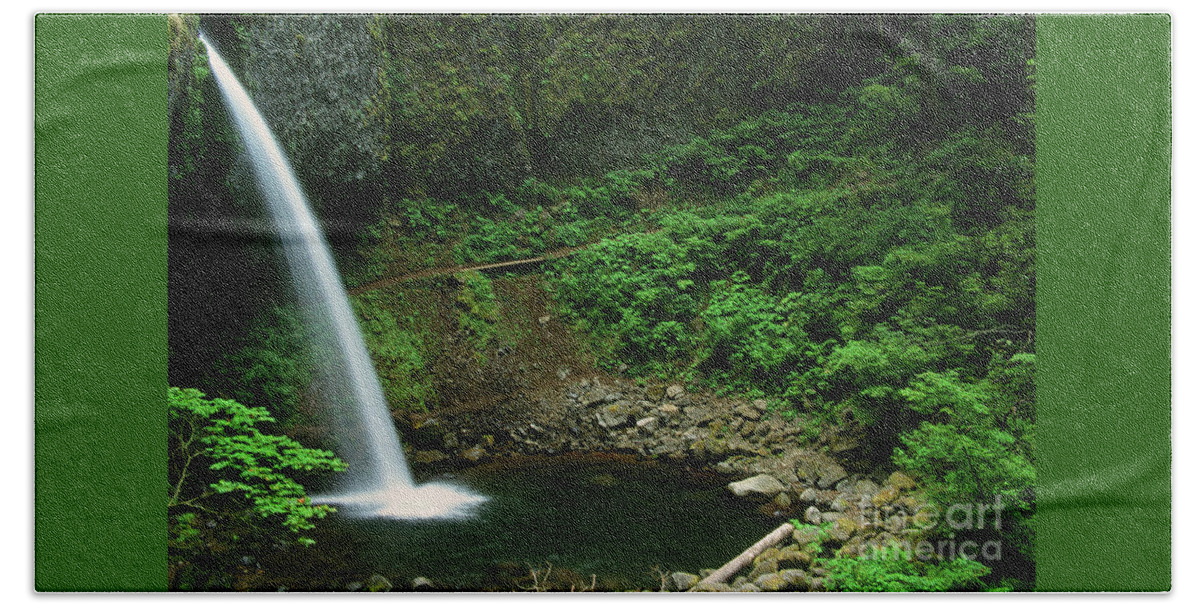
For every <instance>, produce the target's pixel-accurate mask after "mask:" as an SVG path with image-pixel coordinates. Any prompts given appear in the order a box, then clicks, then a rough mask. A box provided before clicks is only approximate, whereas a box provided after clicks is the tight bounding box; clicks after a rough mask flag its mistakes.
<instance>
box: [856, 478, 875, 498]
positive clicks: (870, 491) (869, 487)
mask: <svg viewBox="0 0 1200 608" xmlns="http://www.w3.org/2000/svg"><path fill="white" fill-rule="evenodd" d="M878 491H879V484H877V483H875V482H873V481H871V480H870V479H860V480H859V481H858V483H855V484H854V492H855V493H857V494H862V495H865V496H873V495H874V494H875V493H876V492H878Z"/></svg>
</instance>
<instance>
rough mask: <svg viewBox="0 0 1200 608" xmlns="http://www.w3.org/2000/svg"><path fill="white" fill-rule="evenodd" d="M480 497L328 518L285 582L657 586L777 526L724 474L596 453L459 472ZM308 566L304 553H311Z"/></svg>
mask: <svg viewBox="0 0 1200 608" xmlns="http://www.w3.org/2000/svg"><path fill="white" fill-rule="evenodd" d="M453 481H455V482H457V483H460V484H462V485H464V486H466V487H469V488H471V489H472V490H474V491H476V492H479V493H481V494H484V495H486V496H488V497H489V500H488V502H487V503H486V504H485V505H483V507H482V508H480V509H479V511H478V512H477V514H476V516H475V517H473V518H471V519H468V520H462V521H433V522H411V521H398V520H388V519H355V518H350V517H339V516H333V517H331V518H330V519H327V520H325V521H323V522H321V525H320V527H319V530H317V531H316V534H314V538H315V539H316V540H317V541H318V544H317V545H316V546H314V547H313V548H311V549H309V550H308V551H309V552H312V551H317V552H319V554H320V555H321V558H320V559H319V560H317V561H319V562H320V563H322V564H323V565H319V564H316V563H310V564H309V567H308V568H302V569H301V570H307V573H304V574H299V573H298V575H299V578H301V579H302V580H293V581H291V584H290V585H287V586H289V587H290V588H293V589H296V588H325V589H334V588H344V587H345V585H346V584H348V583H352V582H353V581H361V580H364V579H365V578H366V577H368V576H369V575H371V574H372V573H378V574H381V575H383V576H385V577H387V578H388V579H390V580H391V581H392V582H393V583H394V584H396V586H397V587H398V588H403V587H405V586H406V585H407V584H408V582H409V581H411V580H412V579H413V578H415V577H418V576H424V577H427V578H429V579H432V580H434V581H436V582H437V583H439V584H440V585H441V586H442V587H443V588H447V589H462V590H499V589H514V588H520V587H531V586H533V585H534V584H535V581H534V580H533V576H532V575H531V571H532V572H535V573H537V574H538V579H539V580H538V581H537V584H538V585H541V586H543V587H546V586H548V587H550V588H554V589H569V588H570V587H571V586H575V587H576V588H577V589H579V588H586V587H589V586H590V585H592V582H593V579H592V575H595V576H596V578H595V584H596V589H597V590H603V589H632V588H644V589H657V588H658V586H659V583H660V579H659V577H658V573H669V572H671V571H676V570H684V571H690V572H696V571H697V570H699V569H701V568H716V567H718V566H720V565H721V564H723V563H724V562H726V561H728V560H729V559H731V558H733V557H734V556H736V555H737V554H738V553H740V552H741V551H743V550H744V549H745V548H746V547H748V546H750V545H751V544H753V543H754V542H755V541H756V540H758V539H759V538H761V537H762V536H763V535H764V534H766V533H767V532H770V530H771V529H772V528H773V527H775V526H777V525H778V522H777V521H775V520H774V519H771V518H769V517H766V516H764V515H761V514H759V513H758V512H757V511H756V510H755V508H754V506H753V505H752V504H748V503H747V502H746V501H744V500H743V499H738V498H736V497H733V496H732V495H730V494H729V492H728V491H727V490H725V488H724V484H725V483H726V482H728V481H729V480H728V479H726V478H723V477H720V476H717V475H713V474H711V473H699V472H694V471H689V470H687V469H684V468H682V467H679V466H672V465H668V464H665V463H659V462H641V461H634V460H631V459H626V458H618V457H605V456H587V457H583V456H564V457H555V458H529V459H520V460H512V461H506V462H502V463H496V464H492V465H489V466H484V467H478V468H475V469H470V470H467V471H463V472H460V473H458V474H457V475H456V476H455V478H454V479H453ZM310 561H313V560H310Z"/></svg>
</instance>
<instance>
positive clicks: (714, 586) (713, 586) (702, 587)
mask: <svg viewBox="0 0 1200 608" xmlns="http://www.w3.org/2000/svg"><path fill="white" fill-rule="evenodd" d="M692 590H693V591H733V587H730V586H729V585H726V584H725V583H698V584H697V585H696V586H695V587H693V588H692Z"/></svg>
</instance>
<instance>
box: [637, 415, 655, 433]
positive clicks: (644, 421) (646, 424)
mask: <svg viewBox="0 0 1200 608" xmlns="http://www.w3.org/2000/svg"><path fill="white" fill-rule="evenodd" d="M635 426H637V428H639V429H641V430H643V431H646V432H647V433H653V432H654V431H656V430H658V418H657V417H656V416H646V417H645V418H639V419H638V421H637V422H636V423H635Z"/></svg>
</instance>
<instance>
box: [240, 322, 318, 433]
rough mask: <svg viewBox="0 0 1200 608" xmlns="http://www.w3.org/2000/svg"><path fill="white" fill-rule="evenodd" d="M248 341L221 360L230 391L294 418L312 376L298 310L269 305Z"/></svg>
mask: <svg viewBox="0 0 1200 608" xmlns="http://www.w3.org/2000/svg"><path fill="white" fill-rule="evenodd" d="M244 344H245V345H244V346H242V347H241V348H238V349H237V350H235V351H234V352H233V353H232V354H229V355H227V356H226V357H224V358H223V359H222V360H221V361H220V362H218V364H217V373H218V377H219V378H220V383H221V384H223V385H226V386H225V387H224V388H225V393H226V394H228V395H230V396H232V397H233V398H234V399H236V400H238V401H240V402H242V403H245V404H247V405H249V406H251V407H262V408H266V409H268V410H270V411H271V412H272V413H273V414H274V415H275V416H276V417H277V418H279V419H281V420H285V421H286V420H292V419H294V418H295V417H296V416H297V415H298V413H299V410H298V407H299V405H300V400H301V397H302V396H303V395H304V393H305V392H306V391H308V390H309V387H310V385H311V383H312V378H313V374H312V359H311V357H310V349H309V342H308V339H307V336H306V335H305V333H304V327H303V326H302V325H301V323H300V320H299V318H298V316H297V313H296V312H295V310H294V309H292V308H285V307H275V308H272V309H270V311H269V312H267V313H266V314H265V315H263V316H262V317H261V318H260V319H259V320H258V321H257V322H255V323H254V324H253V326H252V329H251V331H250V333H249V335H248V336H247V337H246V338H245V339H244Z"/></svg>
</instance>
